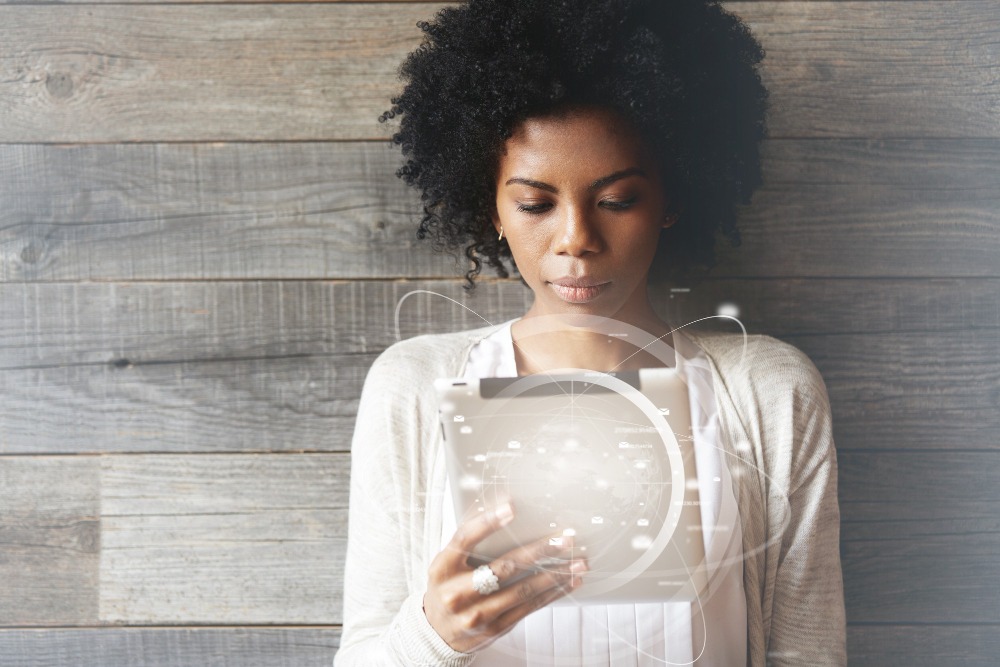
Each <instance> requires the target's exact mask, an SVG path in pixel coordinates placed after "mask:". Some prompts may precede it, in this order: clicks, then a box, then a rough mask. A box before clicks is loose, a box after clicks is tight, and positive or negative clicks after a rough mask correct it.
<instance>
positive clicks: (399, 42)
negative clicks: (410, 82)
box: [0, 3, 434, 142]
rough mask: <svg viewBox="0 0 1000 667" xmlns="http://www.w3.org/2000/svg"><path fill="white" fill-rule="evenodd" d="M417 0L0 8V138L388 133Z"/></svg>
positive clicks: (415, 39)
mask: <svg viewBox="0 0 1000 667" xmlns="http://www.w3.org/2000/svg"><path fill="white" fill-rule="evenodd" d="M433 10H434V6H433V5H426V4H419V5H410V4H351V3H343V4H341V3H337V4H277V3H273V4H272V3H265V4H249V5H248V4H232V5H221V6H220V5H173V6H170V5H145V6H143V5H135V6H131V7H130V6H125V7H116V6H100V5H94V6H86V5H85V6H63V7H58V6H53V5H34V6H29V5H6V6H3V7H2V8H0V26H3V28H0V42H2V43H4V45H5V50H4V54H5V57H4V58H2V59H0V82H2V83H0V116H2V117H3V118H4V121H5V122H4V123H3V128H2V129H0V141H6V142H38V141H56V142H65V141H72V142H78V141H82V142H92V141H98V142H108V141H150V140H156V141H177V140H181V141H184V140H260V139H282V140H293V139H334V138H336V139H357V138H373V137H387V136H389V133H390V130H389V128H388V127H385V126H380V125H379V123H378V116H379V114H380V113H382V111H383V110H384V109H385V108H386V107H387V106H388V101H389V99H390V98H391V97H392V95H393V94H394V93H395V92H396V90H397V88H398V84H397V82H396V77H395V71H396V67H397V66H398V64H399V63H400V62H401V61H402V59H403V57H404V56H405V55H406V53H408V52H409V51H410V50H412V49H413V48H414V47H415V46H416V45H417V44H418V43H419V34H420V31H419V30H418V29H417V27H416V22H417V21H418V20H419V19H421V18H426V17H427V16H429V15H430V14H432V13H433Z"/></svg>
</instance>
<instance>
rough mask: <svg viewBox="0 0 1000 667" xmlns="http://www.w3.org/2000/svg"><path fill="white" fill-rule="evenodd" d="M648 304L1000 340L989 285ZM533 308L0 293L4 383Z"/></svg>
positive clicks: (206, 288) (860, 331)
mask: <svg viewBox="0 0 1000 667" xmlns="http://www.w3.org/2000/svg"><path fill="white" fill-rule="evenodd" d="M650 293H651V301H652V303H653V306H654V308H655V309H656V310H657V311H658V312H659V313H660V314H661V315H663V316H664V317H665V318H667V319H668V321H670V322H673V323H674V324H675V325H676V326H682V325H686V326H689V327H690V330H692V331H698V330H705V329H713V330H725V331H733V332H737V331H739V327H738V325H736V324H735V323H732V322H731V321H730V320H724V319H716V320H706V321H701V322H695V320H699V319H701V318H704V317H710V316H713V315H714V314H716V313H718V312H719V309H720V308H722V307H724V306H726V305H727V304H728V305H729V306H734V307H735V308H736V311H737V316H738V318H739V319H740V320H741V321H742V322H743V324H744V326H745V327H746V328H747V329H748V331H749V332H750V333H767V334H770V335H773V336H778V337H785V336H816V337H821V336H824V335H834V336H835V335H844V334H852V335H864V334H896V333H909V334H919V333H945V332H956V333H958V332H967V333H968V332H973V331H979V332H981V333H982V335H983V336H987V337H988V336H989V335H990V332H991V331H996V330H1000V280H996V279H935V280H893V279H886V280H875V279H865V278H862V279H829V280H827V279H755V280H738V279H711V280H707V281H704V282H702V283H701V284H699V285H698V286H697V287H694V288H670V287H656V288H652V289H651V291H650ZM532 298H533V295H532V292H531V290H530V289H528V288H527V287H525V286H523V285H521V283H520V282H519V281H517V280H494V281H484V282H483V283H481V284H480V285H479V286H478V287H477V288H476V290H475V291H474V292H472V293H467V292H465V290H464V289H463V287H462V283H461V281H457V280H450V281H448V280H413V281H295V280H293V281H225V282H152V283H10V284H0V369H23V368H29V367H41V366H67V365H81V364H94V365H100V366H103V365H110V366H113V367H116V368H119V367H127V366H128V365H129V364H132V365H136V364H148V363H154V362H181V361H223V360H226V359H233V360H236V359H263V358H273V357H293V356H302V355H333V354H376V353H378V352H381V351H382V350H383V349H385V348H386V347H388V346H389V345H391V344H392V343H394V342H395V341H397V340H399V339H400V338H409V337H411V336H416V335H419V334H427V333H443V332H448V331H457V330H462V329H470V328H474V327H478V326H486V325H488V324H491V323H493V324H496V323H501V322H504V321H506V320H508V319H511V318H515V317H520V316H521V315H523V314H524V313H525V312H526V311H527V310H528V308H529V307H530V306H531V303H532ZM397 310H398V316H399V331H398V336H397V331H396V327H395V316H396V314H397ZM689 323H690V324H689Z"/></svg>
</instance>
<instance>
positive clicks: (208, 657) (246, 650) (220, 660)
mask: <svg viewBox="0 0 1000 667" xmlns="http://www.w3.org/2000/svg"><path fill="white" fill-rule="evenodd" d="M338 646H340V628H259V627H247V628H112V627H101V628H79V629H75V628H60V629H49V630H28V629H22V630H0V660H2V661H3V665H4V667H191V666H192V665H197V666H198V667H330V665H331V664H332V662H333V656H334V654H335V653H336V652H337V647H338Z"/></svg>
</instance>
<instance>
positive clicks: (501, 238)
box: [497, 225, 503, 241]
mask: <svg viewBox="0 0 1000 667" xmlns="http://www.w3.org/2000/svg"><path fill="white" fill-rule="evenodd" d="M502 240H503V225H500V236H498V237H497V241H502Z"/></svg>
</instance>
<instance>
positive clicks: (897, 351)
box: [0, 281, 1000, 453]
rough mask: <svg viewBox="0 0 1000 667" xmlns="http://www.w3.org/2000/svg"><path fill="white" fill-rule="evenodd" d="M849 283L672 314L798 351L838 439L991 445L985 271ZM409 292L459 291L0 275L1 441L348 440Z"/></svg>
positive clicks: (316, 444) (415, 322)
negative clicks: (720, 317)
mask: <svg viewBox="0 0 1000 667" xmlns="http://www.w3.org/2000/svg"><path fill="white" fill-rule="evenodd" d="M841 282H844V281H792V282H789V283H777V284H774V285H769V286H768V285H763V286H762V285H760V284H753V283H740V282H736V281H729V284H728V286H720V287H716V288H713V292H712V293H711V294H710V295H709V296H708V297H707V298H704V299H703V298H702V296H701V295H700V294H698V293H697V292H695V291H692V292H690V293H683V292H681V293H677V294H676V296H678V297H681V296H683V298H684V299H685V300H688V301H689V302H688V303H686V304H683V305H681V306H679V307H677V309H676V312H678V313H679V314H680V315H683V314H684V313H690V314H691V315H695V316H696V315H699V314H700V312H705V311H708V312H712V311H713V310H714V304H715V303H716V301H715V299H716V298H718V295H722V294H725V295H727V297H728V298H729V299H730V300H732V301H735V302H736V303H737V304H740V305H744V304H745V307H744V308H743V312H742V313H741V316H742V317H744V318H746V319H748V321H749V322H750V323H751V328H750V330H751V331H752V332H755V331H756V332H768V333H771V334H773V335H777V336H779V337H781V338H783V339H785V340H788V341H789V342H791V343H792V344H795V345H798V346H799V347H800V348H801V349H802V350H803V351H804V352H806V354H808V355H809V356H810V358H812V359H813V361H814V362H815V363H816V365H817V367H818V368H819V369H820V371H821V373H822V374H823V377H824V379H825V381H826V384H827V387H828V389H829V392H830V396H831V401H832V404H833V410H834V429H835V430H834V433H835V437H836V439H837V442H838V445H839V446H840V447H842V448H875V449H886V448H889V449H893V448H918V449H926V448H929V449H939V448H948V449H953V448H957V449H996V448H997V447H998V445H1000V443H998V442H997V438H996V433H997V428H998V426H1000V422H998V419H1000V416H998V415H1000V411H998V410H997V406H998V405H1000V379H998V376H1000V360H998V359H997V355H996V350H997V349H1000V326H998V323H1000V315H998V310H1000V309H998V307H997V299H998V298H1000V297H998V296H997V295H998V294H1000V290H996V285H994V284H993V283H995V282H996V281H928V282H926V283H924V282H923V281H895V282H893V281H879V282H877V283H875V284H869V283H868V282H867V281H846V282H847V283H848V284H847V285H846V286H845V285H842V284H840V283H841ZM428 288H429V289H428ZM420 289H424V290H428V291H433V292H436V293H439V294H444V295H445V297H451V298H456V299H458V298H461V297H462V294H461V291H462V290H461V287H460V286H459V284H457V283H454V282H451V283H444V282H442V283H435V282H413V283H407V282H374V283H346V284H339V283H325V282H324V283H319V282H317V283H312V282H276V283H221V284H212V283H189V284H185V283H155V284H137V285H115V284H110V285H104V284H90V285H82V284H80V285H73V284H71V285H61V284H60V285H56V284H52V285H39V284H32V285H5V286H2V289H0V315H2V316H0V341H3V345H2V347H0V393H2V394H3V395H4V397H5V400H4V401H3V402H2V403H0V452H7V453H14V452H20V453H46V452H47V453H56V452H66V453H68V452H104V451H107V452H114V451H119V452H128V451H131V452H136V451H175V452H176V451H192V452H194V451H202V452H206V451H207V452H219V451H288V450H308V451H344V450H346V449H348V447H349V441H350V435H351V433H352V432H353V418H354V412H355V410H356V407H357V397H358V395H359V393H360V389H361V384H362V382H363V380H364V377H365V374H366V372H367V368H368V367H369V365H370V363H371V361H372V360H373V359H374V357H375V355H377V354H378V353H379V352H381V351H382V350H383V349H384V348H385V347H386V346H388V345H389V344H391V343H392V342H393V341H394V340H395V331H394V327H393V310H394V306H395V304H396V303H397V302H399V301H400V299H402V297H403V296H404V295H406V294H407V293H409V292H411V291H413V290H420ZM528 294H529V292H528V291H527V290H526V289H525V288H523V287H522V286H521V285H520V284H519V283H510V282H507V283H504V284H502V285H500V284H497V285H494V286H493V289H490V290H486V289H484V288H483V287H481V288H480V292H479V293H478V296H477V297H476V299H475V300H469V301H468V304H469V305H470V307H471V308H473V309H475V310H477V311H480V312H481V313H482V314H483V315H484V316H485V317H487V319H489V320H490V321H492V322H502V321H504V320H506V319H508V318H512V317H517V316H519V315H521V314H523V312H524V310H525V309H526V307H527V305H528V302H527V301H526V298H527V296H528ZM741 294H742V295H746V298H745V300H744V299H742V298H741V296H740V295H741ZM767 295H771V296H770V297H768V296H767ZM678 300H680V298H679V299H678ZM779 300H784V301H785V303H784V304H782V305H773V303H774V302H777V301H779ZM666 301H669V299H666ZM698 304H701V305H698ZM761 304H765V305H761ZM856 304H862V305H856ZM945 304H947V305H945ZM671 308H673V307H672V306H671V305H670V304H669V303H667V304H666V307H665V308H663V309H666V310H670V309H671ZM699 308H701V311H700V312H699ZM799 312H803V313H807V314H805V315H801V321H796V318H797V317H800V316H799V315H798V313H799ZM880 312H882V313H885V314H886V317H885V318H882V319H879V313H880ZM675 321H684V320H680V319H678V320H675ZM481 324H482V321H481V320H480V319H479V318H478V317H477V316H476V315H475V314H473V313H472V312H470V311H468V310H465V309H464V308H462V307H461V306H459V305H456V304H454V303H452V302H451V301H448V300H447V299H446V298H441V297H440V296H434V295H426V294H416V295H414V296H411V297H409V298H407V299H406V300H404V301H403V308H402V309H401V334H402V336H403V337H410V336H412V335H416V334H420V333H433V332H441V331H454V330H460V329H467V328H473V327H477V326H480V325H481ZM869 326H871V327H872V328H871V329H869V328H868V327H869ZM729 329H730V330H733V331H735V330H736V328H735V327H734V326H730V327H729Z"/></svg>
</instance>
